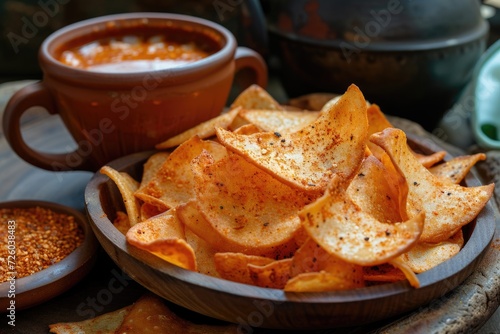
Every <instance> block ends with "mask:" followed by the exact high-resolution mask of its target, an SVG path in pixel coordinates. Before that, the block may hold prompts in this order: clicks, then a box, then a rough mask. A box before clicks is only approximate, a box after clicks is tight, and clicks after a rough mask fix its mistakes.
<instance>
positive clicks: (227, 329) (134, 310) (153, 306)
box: [49, 293, 238, 334]
mask: <svg viewBox="0 0 500 334" xmlns="http://www.w3.org/2000/svg"><path fill="white" fill-rule="evenodd" d="M49 330H50V333H54V334H83V333H87V334H90V333H95V334H170V333H186V334H191V333H193V334H194V333H200V334H230V333H236V332H237V330H238V326H237V325H235V324H210V323H195V322H193V321H190V320H188V319H186V318H185V317H182V316H180V315H179V314H177V313H176V312H174V311H173V310H172V309H170V308H169V307H168V305H167V304H165V302H164V301H163V299H161V298H160V297H158V296H156V295H154V294H150V293H148V294H145V295H143V296H141V297H140V298H139V299H138V300H137V301H136V302H135V303H133V304H132V305H128V306H125V307H123V308H121V309H118V310H115V311H111V312H108V313H104V314H101V315H99V316H97V317H95V318H90V319H87V320H82V321H76V322H59V323H54V324H50V325H49Z"/></svg>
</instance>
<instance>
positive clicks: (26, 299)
mask: <svg viewBox="0 0 500 334" xmlns="http://www.w3.org/2000/svg"><path fill="white" fill-rule="evenodd" d="M34 207H40V208H45V209H49V210H52V211H54V212H56V213H63V214H67V215H70V216H73V217H74V219H75V222H76V223H77V224H79V225H80V226H81V228H82V229H83V233H84V240H83V242H82V243H81V244H80V245H79V246H78V247H77V248H75V250H73V251H72V252H71V253H70V254H69V255H67V256H66V257H65V258H63V259H62V260H60V261H59V262H56V263H54V264H52V265H50V266H49V267H47V268H46V269H43V270H41V271H38V272H36V273H33V274H31V275H29V276H25V277H21V278H17V279H15V280H13V281H12V282H11V281H10V280H8V281H6V282H3V283H0V309H1V310H3V311H4V312H5V311H6V312H7V314H8V312H9V310H8V308H9V306H10V305H11V303H12V302H14V303H15V304H14V305H15V310H16V311H18V310H23V309H27V308H29V307H32V306H35V305H38V304H41V303H43V302H45V301H47V300H50V299H52V298H54V297H56V296H58V295H60V294H61V293H63V292H65V291H67V290H68V289H69V288H71V287H72V286H74V285H75V284H76V283H77V282H79V281H80V280H81V279H82V278H84V277H85V276H86V274H87V273H88V272H89V271H90V269H91V268H92V266H93V264H94V262H95V253H96V251H97V247H98V243H97V240H96V238H95V236H94V234H93V232H92V229H91V228H90V226H89V224H88V220H87V218H86V217H85V215H84V214H82V213H81V212H80V211H77V210H76V209H73V208H70V207H67V206H64V205H61V204H58V203H53V202H46V201H39V200H16V201H8V202H2V203H0V209H5V208H20V209H29V208H34ZM4 220H5V221H4ZM1 222H2V225H3V224H5V228H6V229H7V220H6V219H4V218H2V221H1ZM22 242H23V241H22V240H16V245H15V247H16V248H20V247H21V246H22ZM5 247H7V246H5ZM11 260H12V261H13V262H16V263H17V262H19V261H21V258H20V257H19V256H16V258H15V259H13V258H11ZM14 260H15V261H14ZM7 261H8V259H5V260H4V261H3V262H2V264H1V265H2V266H4V267H5V269H7V271H9V270H8V268H7V266H8V263H7ZM12 283H14V285H12Z"/></svg>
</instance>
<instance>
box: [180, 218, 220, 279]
mask: <svg viewBox="0 0 500 334" xmlns="http://www.w3.org/2000/svg"><path fill="white" fill-rule="evenodd" d="M185 235H186V242H187V243H188V244H189V246H191V248H192V249H193V251H194V253H195V254H196V271H198V272H199V273H200V274H205V275H210V276H212V277H219V274H218V272H217V269H216V267H215V262H214V256H215V254H216V251H215V249H214V248H213V247H212V246H210V245H209V244H208V242H206V241H205V240H203V239H202V238H200V237H199V236H197V235H196V234H195V233H193V232H192V231H191V230H190V229H188V228H186V229H185Z"/></svg>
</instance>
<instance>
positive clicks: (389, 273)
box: [363, 263, 406, 283]
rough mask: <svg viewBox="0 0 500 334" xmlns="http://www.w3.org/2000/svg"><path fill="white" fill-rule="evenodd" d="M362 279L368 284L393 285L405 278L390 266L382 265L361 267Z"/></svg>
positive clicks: (400, 272)
mask: <svg viewBox="0 0 500 334" xmlns="http://www.w3.org/2000/svg"><path fill="white" fill-rule="evenodd" d="M363 279H364V280H365V282H368V283H369V282H377V283H382V282H384V283H393V282H398V281H402V280H404V279H406V276H405V274H404V273H403V272H402V271H401V270H400V269H399V268H397V267H395V266H393V265H392V264H389V263H382V264H379V265H376V266H368V267H363Z"/></svg>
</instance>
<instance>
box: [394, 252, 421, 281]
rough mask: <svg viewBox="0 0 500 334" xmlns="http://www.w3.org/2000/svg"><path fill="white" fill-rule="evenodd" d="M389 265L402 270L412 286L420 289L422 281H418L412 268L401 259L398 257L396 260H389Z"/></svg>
mask: <svg viewBox="0 0 500 334" xmlns="http://www.w3.org/2000/svg"><path fill="white" fill-rule="evenodd" d="M389 264H391V265H393V266H394V267H396V268H398V269H399V270H401V272H402V273H403V274H404V275H405V277H406V279H407V280H408V282H409V283H410V285H411V286H412V287H414V288H419V287H420V281H419V280H418V277H417V275H415V272H413V270H411V268H410V266H408V264H406V263H405V262H404V261H402V260H401V257H396V258H394V259H391V260H389Z"/></svg>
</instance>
